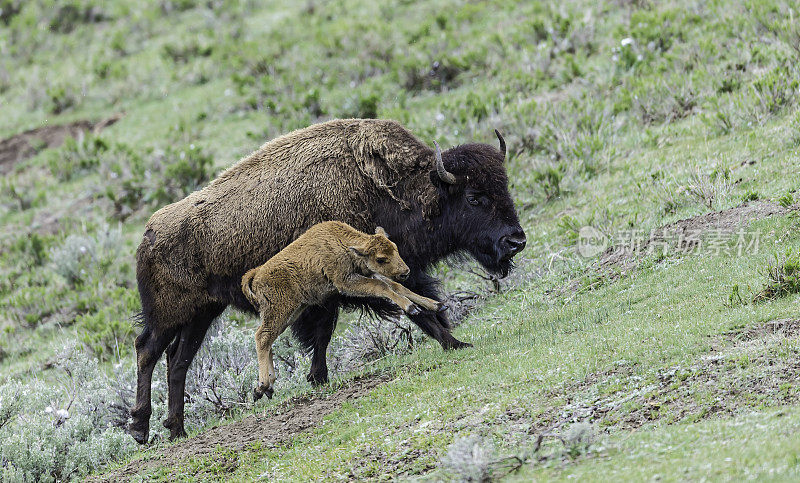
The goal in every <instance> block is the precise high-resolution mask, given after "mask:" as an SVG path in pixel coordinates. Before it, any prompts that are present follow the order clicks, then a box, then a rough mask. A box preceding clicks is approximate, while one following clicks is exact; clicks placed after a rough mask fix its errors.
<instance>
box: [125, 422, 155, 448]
mask: <svg viewBox="0 0 800 483" xmlns="http://www.w3.org/2000/svg"><path fill="white" fill-rule="evenodd" d="M149 433H150V428H149V427H145V428H136V427H135V425H134V424H131V425H129V426H128V434H130V435H131V436H133V439H135V440H136V442H137V443H139V444H147V437H148V436H149Z"/></svg>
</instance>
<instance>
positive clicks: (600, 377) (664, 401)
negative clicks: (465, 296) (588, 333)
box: [507, 319, 800, 434]
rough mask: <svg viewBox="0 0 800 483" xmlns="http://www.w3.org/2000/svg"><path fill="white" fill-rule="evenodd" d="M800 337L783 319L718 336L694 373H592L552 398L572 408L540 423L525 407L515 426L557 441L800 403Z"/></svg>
mask: <svg viewBox="0 0 800 483" xmlns="http://www.w3.org/2000/svg"><path fill="white" fill-rule="evenodd" d="M798 334H800V320H798V319H779V320H773V321H770V322H766V323H764V324H760V325H757V326H754V327H749V328H744V329H741V330H737V331H735V332H728V333H725V334H721V335H719V336H715V337H714V338H713V339H714V340H713V341H712V344H711V346H712V349H711V353H710V354H706V355H703V356H701V357H699V358H698V359H697V360H696V361H695V362H694V363H692V364H690V365H687V366H674V367H670V368H667V369H664V370H660V371H657V372H655V373H650V374H645V375H642V374H641V373H638V374H637V371H635V370H634V367H631V366H621V367H619V368H617V369H614V370H612V371H607V372H601V373H596V374H590V375H589V376H587V377H586V378H585V379H584V380H583V381H580V382H577V383H573V384H569V385H566V386H564V387H562V388H560V389H558V390H556V391H553V392H551V393H550V394H548V398H563V399H565V403H564V404H561V405H557V406H553V407H550V408H548V409H546V410H545V411H543V412H541V413H540V414H538V415H536V416H532V415H531V414H530V413H528V412H527V411H521V410H520V409H519V408H515V409H513V410H509V412H508V414H507V417H508V420H509V421H525V420H527V421H528V422H529V425H528V426H527V432H528V434H543V433H544V434H550V433H553V432H556V431H558V430H559V429H560V428H561V427H562V426H565V425H569V424H572V423H576V422H581V421H586V422H590V423H593V424H596V425H597V426H598V427H600V428H614V429H615V430H620V429H622V430H633V429H637V428H639V427H641V426H643V425H646V424H650V423H663V424H670V423H675V422H679V421H699V420H702V419H708V418H711V417H719V416H733V415H735V414H737V413H739V412H740V411H742V410H746V409H756V408H761V407H769V406H779V405H786V404H797V403H800V386H798V382H797V374H798V373H800V353H798V352H797V351H796V350H787V349H786V348H785V340H786V339H787V338H796V337H797V336H798Z"/></svg>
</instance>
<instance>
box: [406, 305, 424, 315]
mask: <svg viewBox="0 0 800 483" xmlns="http://www.w3.org/2000/svg"><path fill="white" fill-rule="evenodd" d="M406 313H407V314H408V315H419V314H421V313H422V309H420V308H419V305H417V304H411V305H409V306H408V308H407V309H406Z"/></svg>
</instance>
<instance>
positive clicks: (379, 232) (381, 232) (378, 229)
mask: <svg viewBox="0 0 800 483" xmlns="http://www.w3.org/2000/svg"><path fill="white" fill-rule="evenodd" d="M375 234H376V235H383V236H385V237H386V238H389V234H388V233H386V230H384V229H383V227H382V226H376V227H375Z"/></svg>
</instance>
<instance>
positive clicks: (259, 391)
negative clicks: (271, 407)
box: [253, 384, 275, 402]
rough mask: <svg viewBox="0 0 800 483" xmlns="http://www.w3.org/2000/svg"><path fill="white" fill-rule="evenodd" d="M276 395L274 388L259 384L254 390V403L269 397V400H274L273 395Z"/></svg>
mask: <svg viewBox="0 0 800 483" xmlns="http://www.w3.org/2000/svg"><path fill="white" fill-rule="evenodd" d="M274 393H275V390H274V389H272V386H267V385H266V384H259V385H258V386H256V388H255V389H253V402H255V401H258V400H259V399H261V398H262V397H264V396H267V398H268V399H272V395H273V394H274Z"/></svg>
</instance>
